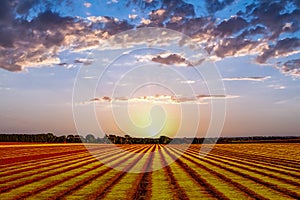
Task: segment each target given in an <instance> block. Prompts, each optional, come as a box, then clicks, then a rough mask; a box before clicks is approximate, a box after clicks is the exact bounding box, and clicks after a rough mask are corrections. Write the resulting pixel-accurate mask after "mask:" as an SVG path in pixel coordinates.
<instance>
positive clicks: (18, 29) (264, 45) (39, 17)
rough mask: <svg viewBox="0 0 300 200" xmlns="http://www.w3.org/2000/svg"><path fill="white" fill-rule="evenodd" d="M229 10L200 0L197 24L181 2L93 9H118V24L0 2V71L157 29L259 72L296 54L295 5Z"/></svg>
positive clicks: (298, 14) (42, 4)
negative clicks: (251, 63)
mask: <svg viewBox="0 0 300 200" xmlns="http://www.w3.org/2000/svg"><path fill="white" fill-rule="evenodd" d="M187 2H189V3H187ZM236 3H239V2H235V1H234V0H224V1H218V0H213V1H208V0H207V1H206V3H205V4H203V5H205V8H204V7H203V8H202V9H205V10H203V11H205V12H203V13H206V14H203V15H202V16H197V15H196V11H197V12H198V11H199V7H197V5H196V4H195V3H194V5H193V4H192V3H191V1H182V0H178V1H167V0H153V1H132V2H128V3H124V2H121V1H111V3H110V4H103V5H101V6H107V9H112V8H113V9H116V8H117V9H120V8H121V7H122V9H124V13H125V17H124V18H123V19H122V18H121V19H118V18H115V17H113V16H102V15H101V13H99V15H98V16H93V15H92V16H89V17H84V16H81V17H77V16H69V15H68V14H69V13H68V12H66V13H67V14H66V13H64V11H63V10H62V11H59V13H57V12H56V10H57V8H58V7H59V6H61V5H64V6H67V7H66V8H69V7H70V8H72V6H75V2H74V3H73V4H72V1H70V0H60V1H54V2H52V1H48V0H43V1H40V0H23V1H20V0H15V1H9V0H2V1H1V2H0V54H1V57H0V68H3V69H6V70H9V71H21V70H23V69H24V68H25V67H32V66H40V65H49V64H59V63H60V62H59V60H60V56H61V52H63V51H70V52H76V51H85V50H89V49H92V48H95V47H97V46H99V44H101V42H102V41H104V40H107V39H109V38H111V36H112V35H115V34H117V33H120V32H122V31H126V30H131V29H133V28H139V27H165V28H169V29H173V30H175V31H179V32H182V33H184V34H187V35H188V36H190V37H191V38H192V40H193V41H194V42H195V44H199V45H201V46H202V47H203V48H204V49H206V50H207V52H208V53H209V55H210V56H211V57H212V58H215V59H216V60H218V59H221V58H224V57H228V56H245V55H254V56H256V62H257V63H258V64H264V63H268V62H269V61H270V60H273V59H275V60H276V59H280V58H282V57H285V56H287V55H294V54H296V53H299V52H300V38H299V31H300V25H299V24H300V8H299V6H300V5H299V1H296V0H294V1H292V0H291V1H275V2H273V1H253V2H251V1H249V2H247V3H246V4H245V5H246V7H244V5H240V6H236V5H235V4H236ZM94 4H95V3H93V2H88V1H86V2H84V3H83V5H81V6H82V7H83V8H85V9H87V10H89V9H90V8H91V7H93V8H94V7H96V6H94ZM120 6H121V7H120ZM226 10H228V12H229V13H231V15H228V12H227V11H226ZM138 11H139V12H138ZM70 13H71V12H70ZM220 13H221V14H222V13H223V15H220ZM220 16H224V17H223V18H222V17H221V18H220ZM226 16H227V17H226ZM126 19H128V20H129V21H127V20H126ZM129 37H130V36H129ZM140 40H142V39H140ZM138 42H141V41H138ZM165 42H166V41H165ZM180 42H182V41H179V43H180ZM116 45H117V43H116ZM112 48H113V47H112ZM78 61H80V60H79V59H78ZM152 61H154V62H159V63H162V64H167V65H173V64H175V65H176V64H182V65H186V66H192V65H193V63H190V62H189V61H187V60H186V59H185V58H183V57H181V56H180V55H177V54H170V55H169V56H167V57H162V56H157V57H155V58H152ZM75 62H76V63H77V61H75ZM275 62H276V61H275ZM76 63H75V64H76ZM80 63H81V62H80ZM297 63H298V62H297V61H292V60H290V61H289V60H287V61H285V64H283V65H282V66H281V67H279V69H280V71H281V72H283V73H286V74H291V75H298V74H299V70H298V69H299V68H298V65H297ZM62 66H64V65H62Z"/></svg>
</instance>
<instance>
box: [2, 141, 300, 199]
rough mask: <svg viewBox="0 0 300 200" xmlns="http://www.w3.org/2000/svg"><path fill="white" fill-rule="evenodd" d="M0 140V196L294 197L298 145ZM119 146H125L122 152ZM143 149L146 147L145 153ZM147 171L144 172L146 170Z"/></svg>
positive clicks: (298, 180) (299, 193)
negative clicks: (204, 150) (206, 149)
mask: <svg viewBox="0 0 300 200" xmlns="http://www.w3.org/2000/svg"><path fill="white" fill-rule="evenodd" d="M112 146H113V145H105V144H99V145H91V149H92V152H93V154H94V155H95V156H96V157H98V158H100V159H101V160H103V161H105V162H106V163H110V166H115V167H118V168H119V169H123V170H124V171H126V170H127V171H128V170H137V171H139V170H140V171H141V170H145V171H150V172H147V173H126V172H124V171H118V170H116V169H113V168H110V167H108V166H107V165H104V164H103V163H101V162H99V161H98V160H97V159H96V158H95V157H93V156H92V155H91V154H90V153H89V152H88V151H87V150H86V149H85V146H84V145H82V144H12V145H9V144H1V143H0V166H1V167H0V199H1V200H5V199H300V144H298V143H294V144H288V143H285V144H218V145H215V147H214V149H213V150H212V151H211V152H210V153H209V154H208V155H207V156H205V157H200V156H199V149H200V147H201V145H191V146H190V148H189V149H188V150H187V151H185V152H184V154H183V155H182V156H181V157H180V158H179V159H177V160H176V161H175V162H173V163H172V164H170V165H169V166H166V167H164V168H162V169H160V170H156V171H152V170H151V169H154V168H155V167H159V166H164V165H166V163H167V162H168V161H170V160H172V159H174V158H175V157H176V155H179V154H181V152H182V151H183V150H182V147H183V145H168V146H163V145H119V147H120V149H119V150H118V149H115V148H112ZM121 149H123V150H125V152H124V151H122V150H121ZM149 152H154V153H152V154H150V153H149ZM151 171H152V172H151Z"/></svg>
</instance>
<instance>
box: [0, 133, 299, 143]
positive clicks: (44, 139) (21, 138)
mask: <svg viewBox="0 0 300 200" xmlns="http://www.w3.org/2000/svg"><path fill="white" fill-rule="evenodd" d="M0 142H35V143H98V144H111V143H112V144H168V143H173V144H203V143H208V144H209V143H220V144H227V143H262V142H298V143H299V142H300V137H294V136H254V137H231V138H228V137H227V138H226V137H220V138H169V137H167V136H160V137H159V138H136V137H131V136H129V135H125V136H116V135H114V134H110V135H105V136H104V137H102V138H99V137H95V136H94V135H93V134H88V135H86V136H85V137H84V136H81V135H72V134H70V135H67V136H65V135H63V136H56V135H54V134H53V133H41V134H0Z"/></svg>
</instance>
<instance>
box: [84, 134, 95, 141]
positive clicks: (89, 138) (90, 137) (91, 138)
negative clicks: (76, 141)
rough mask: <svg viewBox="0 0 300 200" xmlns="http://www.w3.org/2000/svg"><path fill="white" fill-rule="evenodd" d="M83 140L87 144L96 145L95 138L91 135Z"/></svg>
mask: <svg viewBox="0 0 300 200" xmlns="http://www.w3.org/2000/svg"><path fill="white" fill-rule="evenodd" d="M85 140H86V142H87V143H96V138H95V136H94V135H93V134H88V135H87V136H85Z"/></svg>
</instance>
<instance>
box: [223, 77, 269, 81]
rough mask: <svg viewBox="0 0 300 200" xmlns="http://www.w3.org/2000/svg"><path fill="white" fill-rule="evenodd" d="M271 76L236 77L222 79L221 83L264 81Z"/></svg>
mask: <svg viewBox="0 0 300 200" xmlns="http://www.w3.org/2000/svg"><path fill="white" fill-rule="evenodd" d="M270 78H271V76H265V77H236V78H223V81H265V80H267V79H270Z"/></svg>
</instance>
